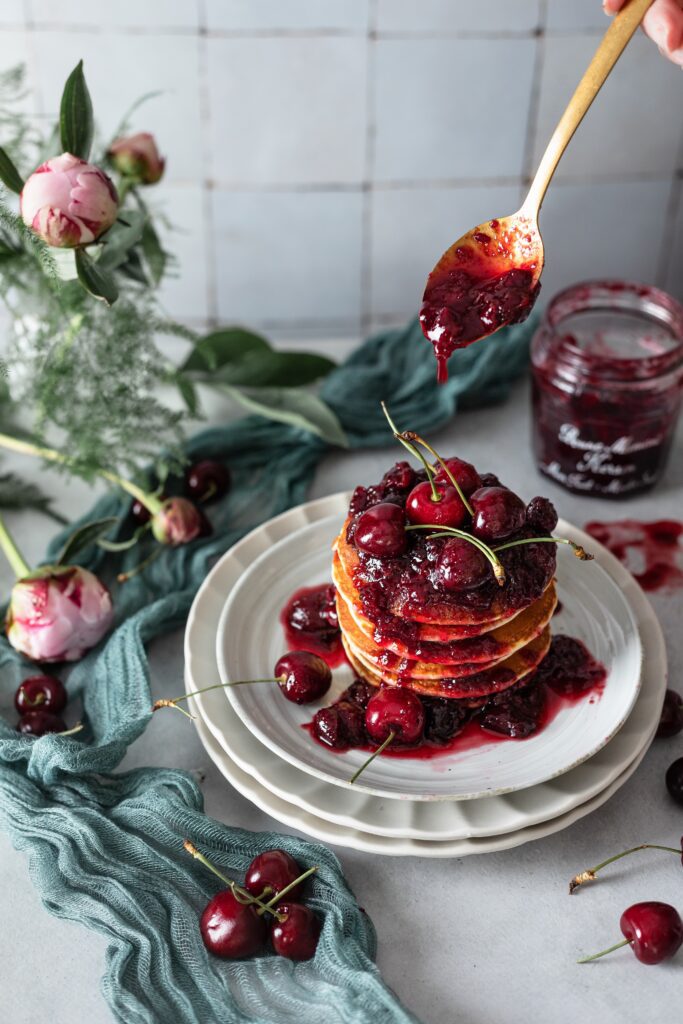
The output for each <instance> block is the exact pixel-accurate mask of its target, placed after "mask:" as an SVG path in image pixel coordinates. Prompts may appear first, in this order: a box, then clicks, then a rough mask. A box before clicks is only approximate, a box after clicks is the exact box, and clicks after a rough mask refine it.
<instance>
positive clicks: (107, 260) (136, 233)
mask: <svg viewBox="0 0 683 1024" xmlns="http://www.w3.org/2000/svg"><path fill="white" fill-rule="evenodd" d="M144 227H145V215H144V213H142V212H141V211H140V210H126V222H125V223H124V222H123V221H120V220H117V221H116V223H115V224H113V225H112V226H111V227H110V228H109V231H107V233H106V235H102V237H101V238H100V242H101V243H102V255H101V256H100V258H99V260H98V261H97V266H98V267H100V269H102V270H115V269H116V267H120V266H121V264H122V263H125V262H126V260H127V259H128V256H129V253H130V250H131V249H132V248H133V246H135V245H137V244H138V242H139V241H140V239H141V238H142V232H143V230H144Z"/></svg>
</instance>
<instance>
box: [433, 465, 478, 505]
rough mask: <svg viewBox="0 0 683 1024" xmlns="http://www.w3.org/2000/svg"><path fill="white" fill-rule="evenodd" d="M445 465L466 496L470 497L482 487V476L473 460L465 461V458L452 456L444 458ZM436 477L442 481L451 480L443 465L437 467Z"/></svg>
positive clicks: (447, 481)
mask: <svg viewBox="0 0 683 1024" xmlns="http://www.w3.org/2000/svg"><path fill="white" fill-rule="evenodd" d="M444 465H445V466H446V467H447V469H448V472H449V473H450V474H451V476H452V477H453V478H454V479H455V480H456V481H457V483H458V484H459V485H460V488H461V490H462V492H463V494H464V495H465V496H466V497H469V495H470V494H472V492H473V491H476V490H477V488H478V487H481V477H480V476H479V474H478V473H477V471H476V469H475V468H474V466H473V465H472V463H471V462H465V460H464V459H458V458H452V459H444ZM435 479H436V480H437V481H439V482H440V483H449V482H450V481H449V478H448V475H447V473H446V470H445V469H444V467H443V466H439V468H438V469H437V471H436V477H435Z"/></svg>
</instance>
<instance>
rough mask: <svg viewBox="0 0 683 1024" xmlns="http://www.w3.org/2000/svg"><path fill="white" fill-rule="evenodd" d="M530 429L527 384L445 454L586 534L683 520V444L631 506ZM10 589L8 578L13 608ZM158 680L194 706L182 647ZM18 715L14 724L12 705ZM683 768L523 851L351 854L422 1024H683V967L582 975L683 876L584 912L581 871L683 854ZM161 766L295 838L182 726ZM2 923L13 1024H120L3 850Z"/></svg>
mask: <svg viewBox="0 0 683 1024" xmlns="http://www.w3.org/2000/svg"><path fill="white" fill-rule="evenodd" d="M528 420H529V403H528V385H527V384H526V383H520V384H519V386H518V387H517V388H516V390H515V396H514V399H513V400H512V401H511V402H509V403H507V404H505V405H502V406H499V407H498V408H496V409H493V410H491V409H489V410H483V411H480V412H474V413H466V414H463V415H461V416H459V417H458V418H456V420H455V421H454V422H453V423H452V424H451V425H450V427H449V428H448V430H446V431H444V432H443V434H442V435H440V436H438V437H437V438H435V440H436V441H437V442H438V447H439V448H440V450H442V451H445V452H447V453H449V454H450V453H453V454H454V453H458V454H460V455H463V456H464V457H466V458H469V459H472V460H473V461H474V462H476V464H477V466H478V467H479V468H481V469H482V470H491V471H494V472H498V473H500V474H501V476H502V477H503V478H504V479H505V480H506V481H508V482H509V483H511V484H513V485H514V486H515V487H516V489H517V490H518V491H519V492H520V493H521V494H522V495H524V496H525V497H531V496H532V495H533V494H536V493H538V492H541V493H543V494H548V495H549V496H550V497H552V498H553V499H554V500H556V502H557V505H558V508H559V509H560V511H561V514H562V515H563V516H564V517H565V518H566V519H568V520H570V521H572V522H575V523H576V524H578V525H583V524H584V523H585V522H586V521H588V520H589V519H595V518H597V519H600V518H604V519H610V518H618V517H623V516H626V515H628V516H634V517H637V518H638V517H639V518H644V519H653V518H661V517H664V516H670V517H674V518H680V514H681V499H682V497H683V458H682V457H681V456H682V455H683V432H680V433H679V438H678V445H677V446H676V448H675V450H674V452H673V455H672V465H671V469H670V471H669V473H668V475H667V477H666V479H665V480H664V482H663V483H662V484H661V486H660V487H659V488H658V489H657V490H656V491H655V492H654V494H653V495H651V496H649V497H642V498H636V499H631V500H630V501H628V502H622V503H617V504H614V503H608V502H604V501H600V500H596V499H590V498H585V497H574V496H572V495H569V494H567V493H565V492H563V491H561V490H560V489H559V488H557V487H555V486H554V485H553V484H551V483H549V482H546V481H544V480H541V478H540V477H539V476H538V474H537V472H536V470H535V468H534V466H533V463H532V460H531V455H530V453H529V446H528ZM396 457H400V453H399V452H398V451H386V450H385V451H371V452H366V453H362V454H356V453H354V454H340V455H335V456H333V457H330V458H329V459H327V460H326V461H325V463H324V464H323V465H322V466H321V469H320V472H319V473H318V476H317V479H316V482H315V485H314V487H313V490H312V496H313V497H318V496H321V495H324V494H329V493H332V492H334V491H337V490H341V489H346V488H350V487H353V486H354V485H356V484H358V483H362V482H366V483H370V482H373V481H375V480H376V479H378V478H379V476H380V475H381V473H382V472H383V471H384V469H385V468H386V466H387V464H388V463H389V461H390V460H393V459H394V458H396ZM9 464H10V463H9V460H8V465H9ZM22 466H23V468H24V469H27V468H29V469H31V468H32V469H33V473H34V476H35V478H38V477H40V478H41V480H42V482H43V484H46V483H47V484H49V483H50V481H51V480H54V486H55V489H56V491H57V493H58V494H59V496H60V506H61V508H62V509H63V510H64V511H65V512H66V513H67V514H72V515H77V514H78V513H79V512H81V511H82V510H83V509H84V507H87V504H89V502H90V500H91V496H90V494H88V492H86V491H85V489H84V488H83V487H82V486H81V485H79V484H75V483H74V484H68V485H65V484H64V482H63V480H62V478H61V477H58V476H53V475H51V474H48V475H46V473H45V472H44V471H43V470H41V469H39V468H38V467H37V466H32V465H31V464H28V465H27V464H26V461H24V462H23V463H22ZM10 525H11V527H12V528H13V529H14V530H15V531H16V534H17V538H18V540H19V541H20V542H21V544H22V546H23V547H25V549H26V554H27V556H28V558H29V560H30V559H34V558H35V559H37V558H39V557H40V556H41V555H42V552H43V549H44V545H45V542H46V540H47V537H48V536H49V534H50V530H51V528H50V526H49V525H47V524H46V522H45V521H44V520H41V519H39V518H38V517H33V516H29V515H22V516H15V517H12V519H11V520H10ZM635 568H636V569H637V566H635ZM10 582H11V580H10V575H9V573H8V571H7V569H6V567H5V565H4V563H2V565H1V566H0V590H1V591H2V592H3V593H5V592H6V590H7V588H8V587H9V585H10ZM653 604H654V605H655V608H656V610H657V612H658V613H659V617H660V620H661V622H662V625H663V626H664V630H665V634H666V638H667V647H668V652H669V659H670V678H671V681H672V684H673V685H674V686H676V687H677V688H678V689H679V690H683V685H682V683H681V672H682V669H683V650H682V649H681V641H680V622H681V612H682V610H683V591H679V592H678V594H677V595H674V596H663V595H662V596H658V595H655V596H653ZM151 664H152V671H153V675H154V692H155V696H161V695H162V694H163V695H165V696H173V695H176V694H178V693H182V692H183V682H182V667H183V666H182V637H181V634H180V633H178V634H177V635H175V636H173V637H167V638H164V639H162V640H159V641H158V642H156V643H155V644H154V645H153V646H152V650H151ZM2 701H3V710H5V711H6V710H7V707H8V706H9V704H10V701H11V695H10V694H4V695H3V696H2ZM682 754H683V735H681V736H678V737H676V738H675V739H671V740H666V741H663V740H660V741H657V742H655V744H654V746H653V747H652V749H651V750H650V751H649V753H648V754H647V755H646V757H645V760H644V761H643V764H642V765H641V766H640V768H639V769H638V771H637V772H636V773H635V775H634V776H633V778H631V779H630V780H629V782H627V783H626V785H625V786H624V787H623V789H622V790H620V791H619V793H618V794H616V795H615V796H614V797H612V799H611V800H610V801H608V803H607V804H606V805H605V806H604V807H602V808H601V809H599V810H598V811H596V812H595V813H594V814H592V815H591V816H589V817H588V818H586V819H584V820H583V821H581V822H579V823H577V824H576V825H574V826H572V827H571V828H569V829H567V830H566V831H564V832H561V833H559V834H558V835H556V836H552V837H550V838H548V839H543V840H540V841H538V842H535V843H532V844H530V845H527V846H524V847H520V848H518V849H516V850H511V851H508V852H506V853H500V854H494V855H489V856H479V857H469V858H463V859H454V860H445V861H431V860H422V859H416V858H410V859H393V858H386V857H373V856H371V855H369V854H361V853H355V852H352V851H347V850H343V849H337V850H336V852H337V853H338V855H339V856H340V858H341V860H342V863H343V865H344V868H345V870H346V873H347V875H348V878H349V880H350V883H351V886H352V887H353V889H354V891H355V893H356V895H357V897H358V900H359V902H360V903H361V905H362V906H364V907H365V908H366V909H367V911H368V913H369V914H370V915H371V917H372V919H373V921H374V922H375V925H376V927H377V930H378V933H379V958H378V959H379V965H380V967H381V969H382V972H383V974H384V977H385V979H386V980H387V982H388V983H389V984H390V985H392V986H393V988H394V989H395V990H396V991H397V993H398V994H399V995H400V996H401V998H402V999H403V1000H404V1001H405V1003H406V1005H408V1006H409V1007H410V1008H411V1009H412V1010H413V1011H414V1012H415V1013H416V1014H417V1016H418V1017H419V1019H420V1020H421V1021H422V1022H423V1024H493V1022H496V1024H528V1022H529V1021H543V1022H548V1024H576V1022H577V1021H586V1022H588V1024H593V1022H597V1021H599V1022H600V1024H632V1022H633V1024H635V1022H636V1021H641V1020H648V1021H653V1022H655V1021H657V1022H658V1021H664V1020H672V1021H673V1020H675V1019H677V1018H678V1016H680V991H681V978H682V977H683V974H682V972H683V954H681V955H679V956H678V957H677V958H676V959H675V960H674V961H671V962H670V963H668V964H664V965H661V966H658V967H645V966H643V965H641V964H639V963H638V962H637V961H636V960H635V959H634V957H633V956H632V954H631V953H630V952H629V951H628V950H622V951H620V952H618V953H615V954H614V955H613V956H612V957H610V958H608V959H605V960H603V961H601V962H600V963H596V964H593V965H585V966H581V967H579V966H577V965H576V964H575V963H574V961H575V959H576V958H577V956H579V955H581V954H584V953H589V952H596V951H597V950H599V949H602V948H604V947H605V946H607V945H610V944H611V943H612V942H614V941H616V940H617V939H618V938H620V932H619V917H620V915H621V912H622V910H624V909H625V908H626V907H627V906H629V905H630V904H631V903H634V902H636V901H638V900H643V899H659V900H663V901H665V902H670V903H673V904H674V905H677V906H678V908H679V910H681V911H682V912H683V895H682V894H683V888H682V886H681V864H680V860H679V859H678V858H676V857H674V856H673V855H672V854H664V853H662V854H660V853H655V852H652V853H649V854H641V855H636V856H635V857H632V858H630V862H629V861H624V862H623V864H622V865H621V866H618V867H615V868H614V869H612V871H611V872H609V874H606V875H605V876H604V879H603V880H602V881H601V882H600V883H599V884H598V885H595V886H594V887H593V888H592V889H589V888H586V889H585V890H584V891H583V892H580V893H579V894H578V895H576V896H575V897H573V898H572V899H571V900H570V898H569V896H568V895H567V882H568V880H569V878H570V877H571V876H572V875H573V874H575V873H576V872H577V871H579V870H581V869H583V868H585V867H589V866H590V865H592V864H595V863H596V862H597V861H599V860H602V859H603V858H604V857H606V856H608V855H610V854H611V853H616V852H618V851H619V850H621V849H626V848H627V847H629V846H632V845H635V844H637V843H639V842H643V841H648V840H650V841H653V842H660V843H661V842H663V843H665V844H667V845H675V844H676V843H677V842H678V840H679V837H680V835H681V832H682V831H683V812H682V810H681V808H680V807H678V806H676V805H675V804H673V802H672V801H671V800H670V799H669V797H668V795H667V793H666V791H665V788H664V772H665V770H666V768H667V766H668V765H669V763H670V762H671V761H672V760H674V759H675V758H676V757H680V756H681V755H682ZM151 764H157V765H168V766H173V767H180V768H187V769H198V770H200V771H201V772H203V773H205V776H206V778H205V782H204V784H203V790H204V793H205V796H206V809H207V811H208V812H209V813H210V814H213V815H214V816H216V817H218V818H220V819H221V820H223V821H225V822H228V823H229V824H234V825H237V826H243V827H246V828H252V829H264V828H268V829H270V828H276V829H278V830H280V831H291V830H289V829H286V828H284V827H282V826H279V825H277V823H275V822H273V820H272V819H270V818H269V817H268V816H267V815H265V814H263V813H262V812H261V811H259V810H257V809H256V808H254V807H252V806H251V805H250V804H249V803H248V802H247V801H246V800H245V799H243V798H242V797H241V796H239V795H237V794H236V793H235V792H234V791H232V790H231V788H230V786H229V785H228V783H227V782H226V781H225V780H224V779H223V778H222V776H220V774H219V773H218V771H217V769H216V768H214V766H213V764H212V762H211V761H210V759H209V757H208V755H206V754H205V752H204V750H203V748H202V746H201V744H200V743H199V740H198V738H197V735H196V733H195V731H194V728H193V726H192V725H191V724H190V723H189V722H188V721H187V720H186V719H184V718H183V717H182V716H181V715H171V714H169V715H159V716H158V717H157V718H155V719H154V720H153V721H152V723H151V725H150V727H149V729H148V730H147V732H146V733H145V735H144V736H143V737H142V738H141V739H140V740H139V741H138V742H137V743H136V744H134V746H133V747H132V748H131V749H130V751H129V754H128V756H127V757H126V760H125V761H124V764H123V766H124V767H127V768H130V767H134V766H138V765H151ZM200 909H201V908H199V907H198V908H197V910H198V911H199V910H200ZM0 921H2V926H1V927H0V991H1V992H2V993H3V996H2V1004H3V1006H2V1013H0V1019H2V1021H3V1024H4V1022H5V1021H6V1022H7V1024H37V1022H39V1021H44V1020H49V1021H50V1022H51V1024H76V1022H78V1024H81V1022H84V1024H85V1022H87V1024H107V1022H108V1021H110V1020H111V1017H110V1015H109V1013H108V1010H107V1008H106V1006H105V1004H104V1002H103V1000H102V998H101V996H100V994H99V988H98V985H99V978H100V977H101V974H102V970H103V962H104V952H105V940H104V939H103V938H102V937H100V936H98V935H94V934H92V933H89V932H86V931H85V929H82V928H80V927H79V926H77V925H73V924H69V923H65V922H60V921H57V920H55V919H54V918H52V917H50V916H49V915H48V914H47V912H46V911H44V910H43V909H42V907H41V905H40V902H39V900H38V897H37V895H36V893H35V891H34V890H33V888H32V887H31V884H30V882H29V879H28V874H27V865H26V861H25V859H24V857H23V855H19V854H17V853H15V852H14V851H13V850H12V848H11V846H10V844H9V842H8V840H7V839H6V838H5V837H4V836H0ZM158 1024H176V1022H174V1021H160V1022H158ZM207 1024H208V1022H207ZM273 1024H278V1022H277V1021H273ZM302 1024H320V1022H319V1021H313V1020H311V1021H302Z"/></svg>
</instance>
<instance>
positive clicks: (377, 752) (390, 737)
mask: <svg viewBox="0 0 683 1024" xmlns="http://www.w3.org/2000/svg"><path fill="white" fill-rule="evenodd" d="M395 736H396V733H395V732H394V731H393V730H392V731H391V732H390V733H389V735H388V736H387V738H386V739H385V740H384V742H383V743H381V744H380V745H379V747H378V748H377V750H374V751H373V752H372V754H370V757H369V758H368V759H367V761H364V762H363V764H362V765H361V766H360V768H359V769H358V771H357V772H354V773H353V775H352V776H351V778H350V779H349V782H350V784H351V785H353V784H354V782H355V781H356V779H357V778H358V777H359V775H362V774H363V772H364V771H365V769H366V768H367V766H368V765H369V764H370V763H371V761H374V760H375V758H376V757H379V755H380V754H381V753H382V751H383V750H386V749H387V747H388V746H389V744H390V743H391V741H392V740H393V739H394V737H395Z"/></svg>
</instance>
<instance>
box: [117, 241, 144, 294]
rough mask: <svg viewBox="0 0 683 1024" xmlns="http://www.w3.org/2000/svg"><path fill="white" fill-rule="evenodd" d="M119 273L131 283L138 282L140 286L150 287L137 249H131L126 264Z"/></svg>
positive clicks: (122, 265)
mask: <svg viewBox="0 0 683 1024" xmlns="http://www.w3.org/2000/svg"><path fill="white" fill-rule="evenodd" d="M118 271H119V273H120V274H123V275H124V276H125V277H127V278H129V279H130V280H131V281H136V282H137V283H138V284H144V285H146V286H149V281H148V280H147V274H146V273H145V268H144V267H143V265H142V260H141V259H140V257H139V256H138V254H137V252H136V250H135V249H131V251H130V252H129V253H128V256H127V258H126V262H125V263H122V264H121V266H120V267H119V268H118Z"/></svg>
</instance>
